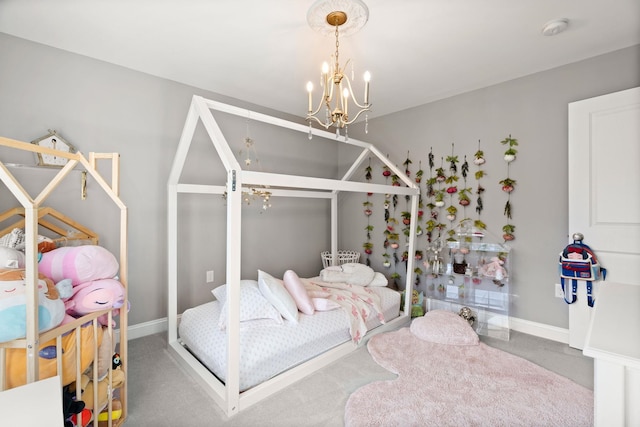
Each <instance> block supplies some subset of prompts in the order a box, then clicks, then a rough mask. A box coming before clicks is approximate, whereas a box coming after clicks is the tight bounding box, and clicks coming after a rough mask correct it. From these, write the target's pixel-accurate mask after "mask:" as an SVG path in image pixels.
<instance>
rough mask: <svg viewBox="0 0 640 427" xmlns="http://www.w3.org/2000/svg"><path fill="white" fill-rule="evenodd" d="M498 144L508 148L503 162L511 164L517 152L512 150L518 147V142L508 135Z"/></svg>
mask: <svg viewBox="0 0 640 427" xmlns="http://www.w3.org/2000/svg"><path fill="white" fill-rule="evenodd" d="M500 143H501V144H502V145H506V146H507V147H508V148H507V151H505V152H504V161H505V162H507V163H511V162H512V161H514V160H515V159H516V154H517V153H518V151H517V150H516V149H515V148H513V147H517V146H518V140H517V139H515V138H511V135H509V137H508V138H505V139H503V140H502V141H500Z"/></svg>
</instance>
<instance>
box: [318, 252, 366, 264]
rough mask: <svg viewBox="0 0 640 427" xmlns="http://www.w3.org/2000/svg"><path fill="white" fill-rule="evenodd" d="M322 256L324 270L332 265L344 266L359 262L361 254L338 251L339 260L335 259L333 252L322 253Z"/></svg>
mask: <svg viewBox="0 0 640 427" xmlns="http://www.w3.org/2000/svg"><path fill="white" fill-rule="evenodd" d="M320 256H322V268H327V267H329V266H332V265H342V264H346V263H349V262H358V261H359V260H360V252H356V251H338V253H337V258H338V259H337V260H334V259H333V256H332V254H331V251H324V252H320Z"/></svg>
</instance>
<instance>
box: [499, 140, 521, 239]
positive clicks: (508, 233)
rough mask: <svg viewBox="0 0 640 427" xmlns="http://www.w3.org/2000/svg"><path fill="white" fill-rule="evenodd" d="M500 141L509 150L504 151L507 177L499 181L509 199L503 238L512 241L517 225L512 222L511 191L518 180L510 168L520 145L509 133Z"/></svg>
mask: <svg viewBox="0 0 640 427" xmlns="http://www.w3.org/2000/svg"><path fill="white" fill-rule="evenodd" d="M500 143H501V144H502V145H505V146H507V150H506V151H505V152H504V161H505V162H507V177H506V178H505V179H503V180H500V181H499V184H500V185H501V189H502V191H504V192H505V193H507V201H506V203H505V205H504V216H506V217H507V224H506V225H505V226H503V227H502V231H503V232H504V234H503V235H502V238H503V239H504V240H505V241H511V240H513V239H515V238H516V237H515V234H514V230H515V228H516V227H515V225H513V224H511V219H512V212H513V209H512V206H511V193H512V192H513V191H514V190H515V186H516V180H515V179H511V177H510V168H511V162H513V161H514V160H515V159H516V154H517V150H516V149H515V148H514V147H516V146H517V145H518V140H517V139H515V138H512V137H511V135H509V137H507V138H505V139H503V140H502V141H500Z"/></svg>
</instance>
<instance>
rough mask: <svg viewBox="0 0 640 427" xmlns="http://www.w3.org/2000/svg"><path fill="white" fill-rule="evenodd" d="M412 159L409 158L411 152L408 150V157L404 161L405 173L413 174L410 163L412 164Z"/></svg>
mask: <svg viewBox="0 0 640 427" xmlns="http://www.w3.org/2000/svg"><path fill="white" fill-rule="evenodd" d="M411 163H412V162H411V159H410V158H409V152H408V151H407V159H406V160H405V161H404V163H403V165H404V173H405V174H406V175H407V176H411V171H410V170H409V165H410V164H411Z"/></svg>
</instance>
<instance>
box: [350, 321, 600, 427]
mask: <svg viewBox="0 0 640 427" xmlns="http://www.w3.org/2000/svg"><path fill="white" fill-rule="evenodd" d="M433 319H435V320H436V321H434V320H433ZM367 348H368V350H369V353H370V354H371V356H372V357H373V359H374V360H375V361H376V362H377V363H378V364H380V365H381V366H383V367H385V368H386V369H388V370H389V371H391V372H393V373H396V374H398V378H396V379H394V380H391V381H389V380H385V381H374V382H371V383H369V384H367V385H365V386H363V387H361V388H360V389H358V390H356V391H355V392H354V393H352V394H351V396H350V397H349V399H348V401H347V405H346V408H345V425H347V426H349V427H395V426H397V427H412V426H415V427H426V426H433V427H440V426H477V427H480V426H487V427H494V426H505V427H506V426H509V427H512V426H522V427H529V426H539V427H542V426H547V427H555V426H566V427H584V426H591V425H593V415H594V414H593V391H592V390H590V389H588V388H586V387H583V386H581V385H579V384H577V383H575V382H573V381H571V380H569V379H568V378H566V377H563V376H561V375H558V374H556V373H553V372H551V371H549V370H547V369H544V368H542V367H540V366H539V365H536V364H534V363H531V362H529V361H527V360H525V359H523V358H521V357H518V356H515V355H513V354H510V353H507V352H505V351H501V350H498V349H496V348H493V347H490V346H488V345H486V344H484V343H478V337H477V335H476V334H475V332H474V331H473V330H472V329H471V327H470V326H469V325H468V324H467V322H466V321H465V320H464V319H461V318H460V317H458V316H457V314H455V313H452V312H446V311H440V312H438V311H433V312H429V313H427V314H426V315H425V316H424V317H423V318H420V319H416V320H414V322H413V323H412V325H411V328H410V329H409V328H402V329H400V330H398V331H393V332H389V333H386V334H380V335H377V336H374V337H373V338H372V339H371V341H369V343H368V345H367Z"/></svg>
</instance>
